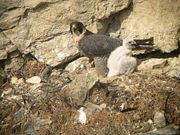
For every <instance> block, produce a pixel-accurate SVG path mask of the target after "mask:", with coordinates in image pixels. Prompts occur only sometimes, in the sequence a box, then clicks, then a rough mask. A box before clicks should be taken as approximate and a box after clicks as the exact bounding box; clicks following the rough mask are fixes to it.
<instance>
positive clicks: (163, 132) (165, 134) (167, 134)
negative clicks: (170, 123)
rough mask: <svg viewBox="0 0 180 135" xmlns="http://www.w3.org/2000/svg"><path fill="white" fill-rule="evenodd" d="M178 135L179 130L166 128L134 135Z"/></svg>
mask: <svg viewBox="0 0 180 135" xmlns="http://www.w3.org/2000/svg"><path fill="white" fill-rule="evenodd" d="M179 134H180V130H178V129H174V128H169V127H167V128H163V129H159V130H157V131H150V132H147V133H138V134H134V135H179Z"/></svg>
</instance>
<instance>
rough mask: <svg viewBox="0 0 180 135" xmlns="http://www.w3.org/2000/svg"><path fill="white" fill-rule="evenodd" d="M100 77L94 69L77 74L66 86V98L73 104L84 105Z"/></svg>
mask: <svg viewBox="0 0 180 135" xmlns="http://www.w3.org/2000/svg"><path fill="white" fill-rule="evenodd" d="M97 80H98V78H97V75H96V72H95V71H94V70H91V71H88V72H87V71H86V70H85V71H83V72H82V73H81V74H76V75H75V76H74V78H73V81H72V82H71V83H69V84H68V85H67V86H66V87H65V99H67V101H68V102H69V103H70V104H72V105H78V106H79V105H83V104H84V102H85V100H86V97H87V96H88V92H89V90H90V89H91V88H92V87H93V86H94V85H95V83H96V82H97Z"/></svg>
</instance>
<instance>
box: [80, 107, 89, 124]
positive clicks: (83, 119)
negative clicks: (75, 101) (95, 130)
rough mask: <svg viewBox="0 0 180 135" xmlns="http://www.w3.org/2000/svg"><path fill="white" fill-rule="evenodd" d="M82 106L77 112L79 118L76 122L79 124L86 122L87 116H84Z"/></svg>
mask: <svg viewBox="0 0 180 135" xmlns="http://www.w3.org/2000/svg"><path fill="white" fill-rule="evenodd" d="M83 109H84V108H83V107H81V108H80V109H79V110H78V112H79V119H78V122H79V123H81V124H86V122H87V118H86V113H85V112H84V111H83Z"/></svg>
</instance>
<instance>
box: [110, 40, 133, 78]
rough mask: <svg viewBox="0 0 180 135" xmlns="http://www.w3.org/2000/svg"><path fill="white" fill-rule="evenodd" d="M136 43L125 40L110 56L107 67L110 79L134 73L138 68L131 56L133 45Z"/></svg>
mask: <svg viewBox="0 0 180 135" xmlns="http://www.w3.org/2000/svg"><path fill="white" fill-rule="evenodd" d="M129 41H131V43H135V41H133V40H129V39H128V40H127V39H126V40H124V41H123V45H122V46H120V47H118V48H116V49H115V50H114V51H113V52H112V53H111V54H110V56H109V58H108V62H107V67H108V68H109V73H108V77H111V76H116V75H120V74H129V73H132V72H133V71H134V70H135V68H136V66H137V61H136V59H135V58H134V57H132V56H131V51H132V50H131V44H130V43H129Z"/></svg>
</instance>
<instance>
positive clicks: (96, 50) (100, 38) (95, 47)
mask: <svg viewBox="0 0 180 135" xmlns="http://www.w3.org/2000/svg"><path fill="white" fill-rule="evenodd" d="M121 45H122V40H118V39H114V38H110V37H108V36H105V35H98V34H91V35H86V36H84V37H83V38H82V39H81V40H80V41H79V44H78V49H79V51H80V52H81V53H83V54H84V55H85V56H87V57H97V56H104V55H108V54H110V53H111V52H112V51H113V50H114V49H115V48H117V47H118V46H121Z"/></svg>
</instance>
